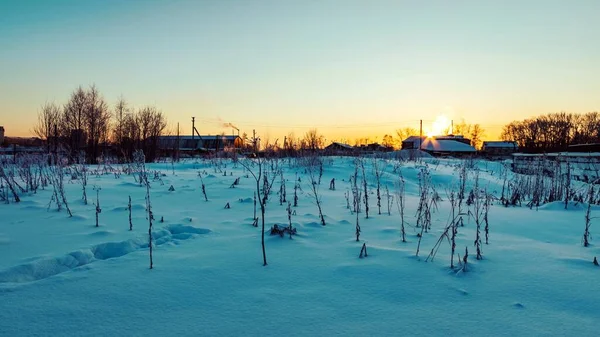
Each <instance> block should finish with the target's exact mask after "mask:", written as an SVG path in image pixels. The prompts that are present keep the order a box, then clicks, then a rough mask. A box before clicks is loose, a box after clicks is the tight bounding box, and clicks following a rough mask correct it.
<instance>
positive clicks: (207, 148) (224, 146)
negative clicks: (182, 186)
mask: <svg viewBox="0 0 600 337" xmlns="http://www.w3.org/2000/svg"><path fill="white" fill-rule="evenodd" d="M178 141H179V142H178ZM243 145H244V141H243V140H242V138H241V137H239V136H231V135H229V136H225V135H219V136H210V135H205V136H202V135H201V136H160V137H158V148H159V150H161V152H163V153H165V154H168V153H171V152H174V151H179V152H180V153H186V152H187V153H199V152H215V151H216V152H219V151H225V150H229V149H241V148H242V147H243Z"/></svg>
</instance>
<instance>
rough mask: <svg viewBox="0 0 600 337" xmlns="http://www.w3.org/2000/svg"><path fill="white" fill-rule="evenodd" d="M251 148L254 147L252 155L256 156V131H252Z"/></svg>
mask: <svg viewBox="0 0 600 337" xmlns="http://www.w3.org/2000/svg"><path fill="white" fill-rule="evenodd" d="M252 146H254V154H256V130H254V129H252Z"/></svg>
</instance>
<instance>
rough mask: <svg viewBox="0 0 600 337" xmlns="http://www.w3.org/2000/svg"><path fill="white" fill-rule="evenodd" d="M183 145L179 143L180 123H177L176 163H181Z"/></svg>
mask: <svg viewBox="0 0 600 337" xmlns="http://www.w3.org/2000/svg"><path fill="white" fill-rule="evenodd" d="M180 146H181V143H180V142H179V122H177V150H175V161H177V162H179V148H180Z"/></svg>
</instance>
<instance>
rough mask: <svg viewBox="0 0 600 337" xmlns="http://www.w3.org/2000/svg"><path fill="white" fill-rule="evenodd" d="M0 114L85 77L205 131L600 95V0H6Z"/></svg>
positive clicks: (19, 112) (509, 108)
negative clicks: (227, 126) (228, 124)
mask: <svg viewBox="0 0 600 337" xmlns="http://www.w3.org/2000/svg"><path fill="white" fill-rule="evenodd" d="M0 13H2V14H0V15H1V19H0V46H2V53H0V116H1V117H2V118H1V121H0V124H4V125H5V127H6V129H7V133H8V134H11V133H12V134H18V135H26V134H28V133H29V130H30V129H31V126H32V124H33V123H34V122H35V119H36V114H37V112H38V110H39V107H40V106H41V105H42V104H43V103H44V102H46V101H50V102H52V101H54V102H56V103H64V102H65V101H66V100H67V99H68V97H69V94H70V93H71V91H72V90H73V89H74V88H76V87H77V86H79V85H84V86H86V85H90V84H93V83H95V84H96V86H97V87H98V88H99V89H100V91H101V92H102V93H103V94H104V96H105V98H106V99H107V100H108V101H109V102H110V103H111V104H112V103H114V102H115V101H116V100H117V98H118V97H119V96H120V95H123V96H124V97H125V98H126V99H127V100H129V101H130V102H131V104H132V105H133V106H136V107H139V106H142V105H145V104H152V105H156V106H157V107H158V108H160V109H162V110H163V111H164V112H165V113H166V114H167V116H168V118H169V122H170V123H172V124H176V123H177V122H180V123H181V125H182V128H184V130H187V129H188V126H189V124H190V117H191V116H196V117H197V119H198V120H199V121H200V122H201V125H200V130H201V132H205V133H217V132H223V131H225V132H229V131H228V129H224V128H223V127H222V124H223V123H224V122H231V123H233V124H235V125H238V126H239V127H240V129H242V131H246V132H248V133H250V132H251V130H252V129H253V128H254V129H256V130H257V131H258V132H260V133H262V134H263V135H265V136H269V137H271V138H273V139H274V138H279V137H283V135H284V134H287V133H288V132H291V131H293V132H295V133H296V135H297V136H298V135H302V134H303V133H304V132H305V131H306V130H307V129H308V128H309V127H313V126H314V127H317V128H318V129H319V131H320V132H321V133H323V134H325V136H326V137H327V138H328V139H330V140H332V139H342V138H346V139H352V140H353V139H354V138H357V137H364V136H371V137H372V138H375V137H379V139H381V137H382V136H383V135H384V134H385V133H393V131H394V130H395V129H397V128H401V127H404V126H412V127H416V126H417V125H418V120H419V119H423V120H425V122H424V123H425V125H427V124H428V123H430V122H431V121H433V120H434V119H435V118H436V117H437V116H438V115H440V114H445V115H446V116H448V117H449V118H451V119H455V120H460V119H465V120H466V121H467V122H470V123H480V124H482V125H483V126H484V128H486V129H487V130H488V136H490V137H493V136H495V135H496V134H497V133H498V132H499V131H500V128H501V126H502V125H503V124H505V123H507V122H509V121H511V120H514V119H522V118H525V117H529V116H533V115H538V114H542V113H547V112H556V111H569V112H578V113H584V112H588V111H597V110H599V108H600V95H599V93H600V82H599V81H598V78H599V75H600V62H598V55H600V39H598V32H600V20H598V19H597V15H598V13H600V1H586V0H578V1H554V0H548V1H542V0H539V1H533V0H530V1H401V0H397V1H353V0H347V1H342V0H340V1H291V0H290V1H229V0H221V1H135V0H134V1H112V0H108V1H93V0H90V1H70V0H69V1H67V0H64V1H61V0H54V1H27V0H25V1H3V2H0Z"/></svg>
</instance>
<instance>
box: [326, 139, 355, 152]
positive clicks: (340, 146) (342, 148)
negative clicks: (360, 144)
mask: <svg viewBox="0 0 600 337" xmlns="http://www.w3.org/2000/svg"><path fill="white" fill-rule="evenodd" d="M354 151H356V148H355V147H354V146H352V145H348V144H344V143H338V142H333V143H331V144H329V145H327V146H326V147H325V153H327V154H332V155H343V154H350V153H353V152H354Z"/></svg>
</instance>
